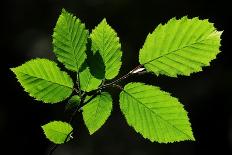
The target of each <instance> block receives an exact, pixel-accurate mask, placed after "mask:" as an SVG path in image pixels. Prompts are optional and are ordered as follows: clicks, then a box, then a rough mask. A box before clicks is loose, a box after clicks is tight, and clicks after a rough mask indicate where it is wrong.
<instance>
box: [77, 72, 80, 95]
mask: <svg viewBox="0 0 232 155" xmlns="http://www.w3.org/2000/svg"><path fill="white" fill-rule="evenodd" d="M77 87H78V92H79V96H80V97H81V86H80V73H79V72H77Z"/></svg>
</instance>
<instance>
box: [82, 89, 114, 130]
mask: <svg viewBox="0 0 232 155" xmlns="http://www.w3.org/2000/svg"><path fill="white" fill-rule="evenodd" d="M111 110H112V98H111V96H110V94H109V93H106V92H104V93H102V94H100V95H98V96H97V97H95V98H94V99H93V100H91V101H90V102H89V103H87V104H86V105H85V106H84V107H83V113H82V114H83V119H84V122H85V125H86V126H87V128H88V130H89V133H90V134H93V133H94V132H95V131H97V130H98V129H99V128H100V127H101V126H102V125H103V124H104V123H105V122H106V120H107V118H108V117H109V116H110V113H111Z"/></svg>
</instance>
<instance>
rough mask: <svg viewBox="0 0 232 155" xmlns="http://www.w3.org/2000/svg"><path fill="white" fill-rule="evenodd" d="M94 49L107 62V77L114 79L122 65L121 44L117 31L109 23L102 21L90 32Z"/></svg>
mask: <svg viewBox="0 0 232 155" xmlns="http://www.w3.org/2000/svg"><path fill="white" fill-rule="evenodd" d="M90 38H91V40H92V50H93V51H94V52H95V53H96V52H97V51H98V52H99V53H100V55H101V56H102V59H103V61H104V64H105V78H106V79H112V78H114V77H115V76H117V75H118V72H119V69H120V67H121V57H122V51H121V44H120V42H119V38H118V37H117V33H116V32H115V31H114V30H113V29H112V28H111V27H110V26H109V25H108V24H107V22H106V20H105V19H103V20H102V22H101V23H100V24H99V25H98V26H97V27H96V28H95V29H94V30H93V31H92V33H91V34H90Z"/></svg>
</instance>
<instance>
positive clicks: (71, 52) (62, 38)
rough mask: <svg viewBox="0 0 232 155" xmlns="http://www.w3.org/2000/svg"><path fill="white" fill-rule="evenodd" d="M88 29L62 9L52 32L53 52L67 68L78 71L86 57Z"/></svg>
mask: <svg viewBox="0 0 232 155" xmlns="http://www.w3.org/2000/svg"><path fill="white" fill-rule="evenodd" d="M87 38H88V30H86V29H85V25H84V24H82V23H81V21H80V20H79V19H78V18H76V17H75V16H73V15H72V14H70V13H68V12H66V11H65V10H62V13H61V15H60V17H59V19H58V21H57V23H56V27H55V29H54V33H53V45H54V52H55V54H56V56H57V57H58V60H59V61H60V62H62V63H64V65H65V67H66V68H67V69H70V70H72V71H78V70H79V68H80V66H81V64H82V63H83V62H84V61H85V58H86V53H85V50H86V43H87Z"/></svg>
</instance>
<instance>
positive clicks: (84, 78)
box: [80, 67, 101, 92]
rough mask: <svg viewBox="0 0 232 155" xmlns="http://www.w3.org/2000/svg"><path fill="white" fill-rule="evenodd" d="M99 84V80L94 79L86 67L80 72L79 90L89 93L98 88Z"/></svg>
mask: <svg viewBox="0 0 232 155" xmlns="http://www.w3.org/2000/svg"><path fill="white" fill-rule="evenodd" d="M100 84H101V80H99V79H97V78H95V77H94V76H93V75H92V74H91V72H90V69H89V67H86V68H85V69H84V70H83V71H82V72H80V87H81V90H84V91H87V92H90V91H92V90H95V89H97V88H98V86H99V85H100Z"/></svg>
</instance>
